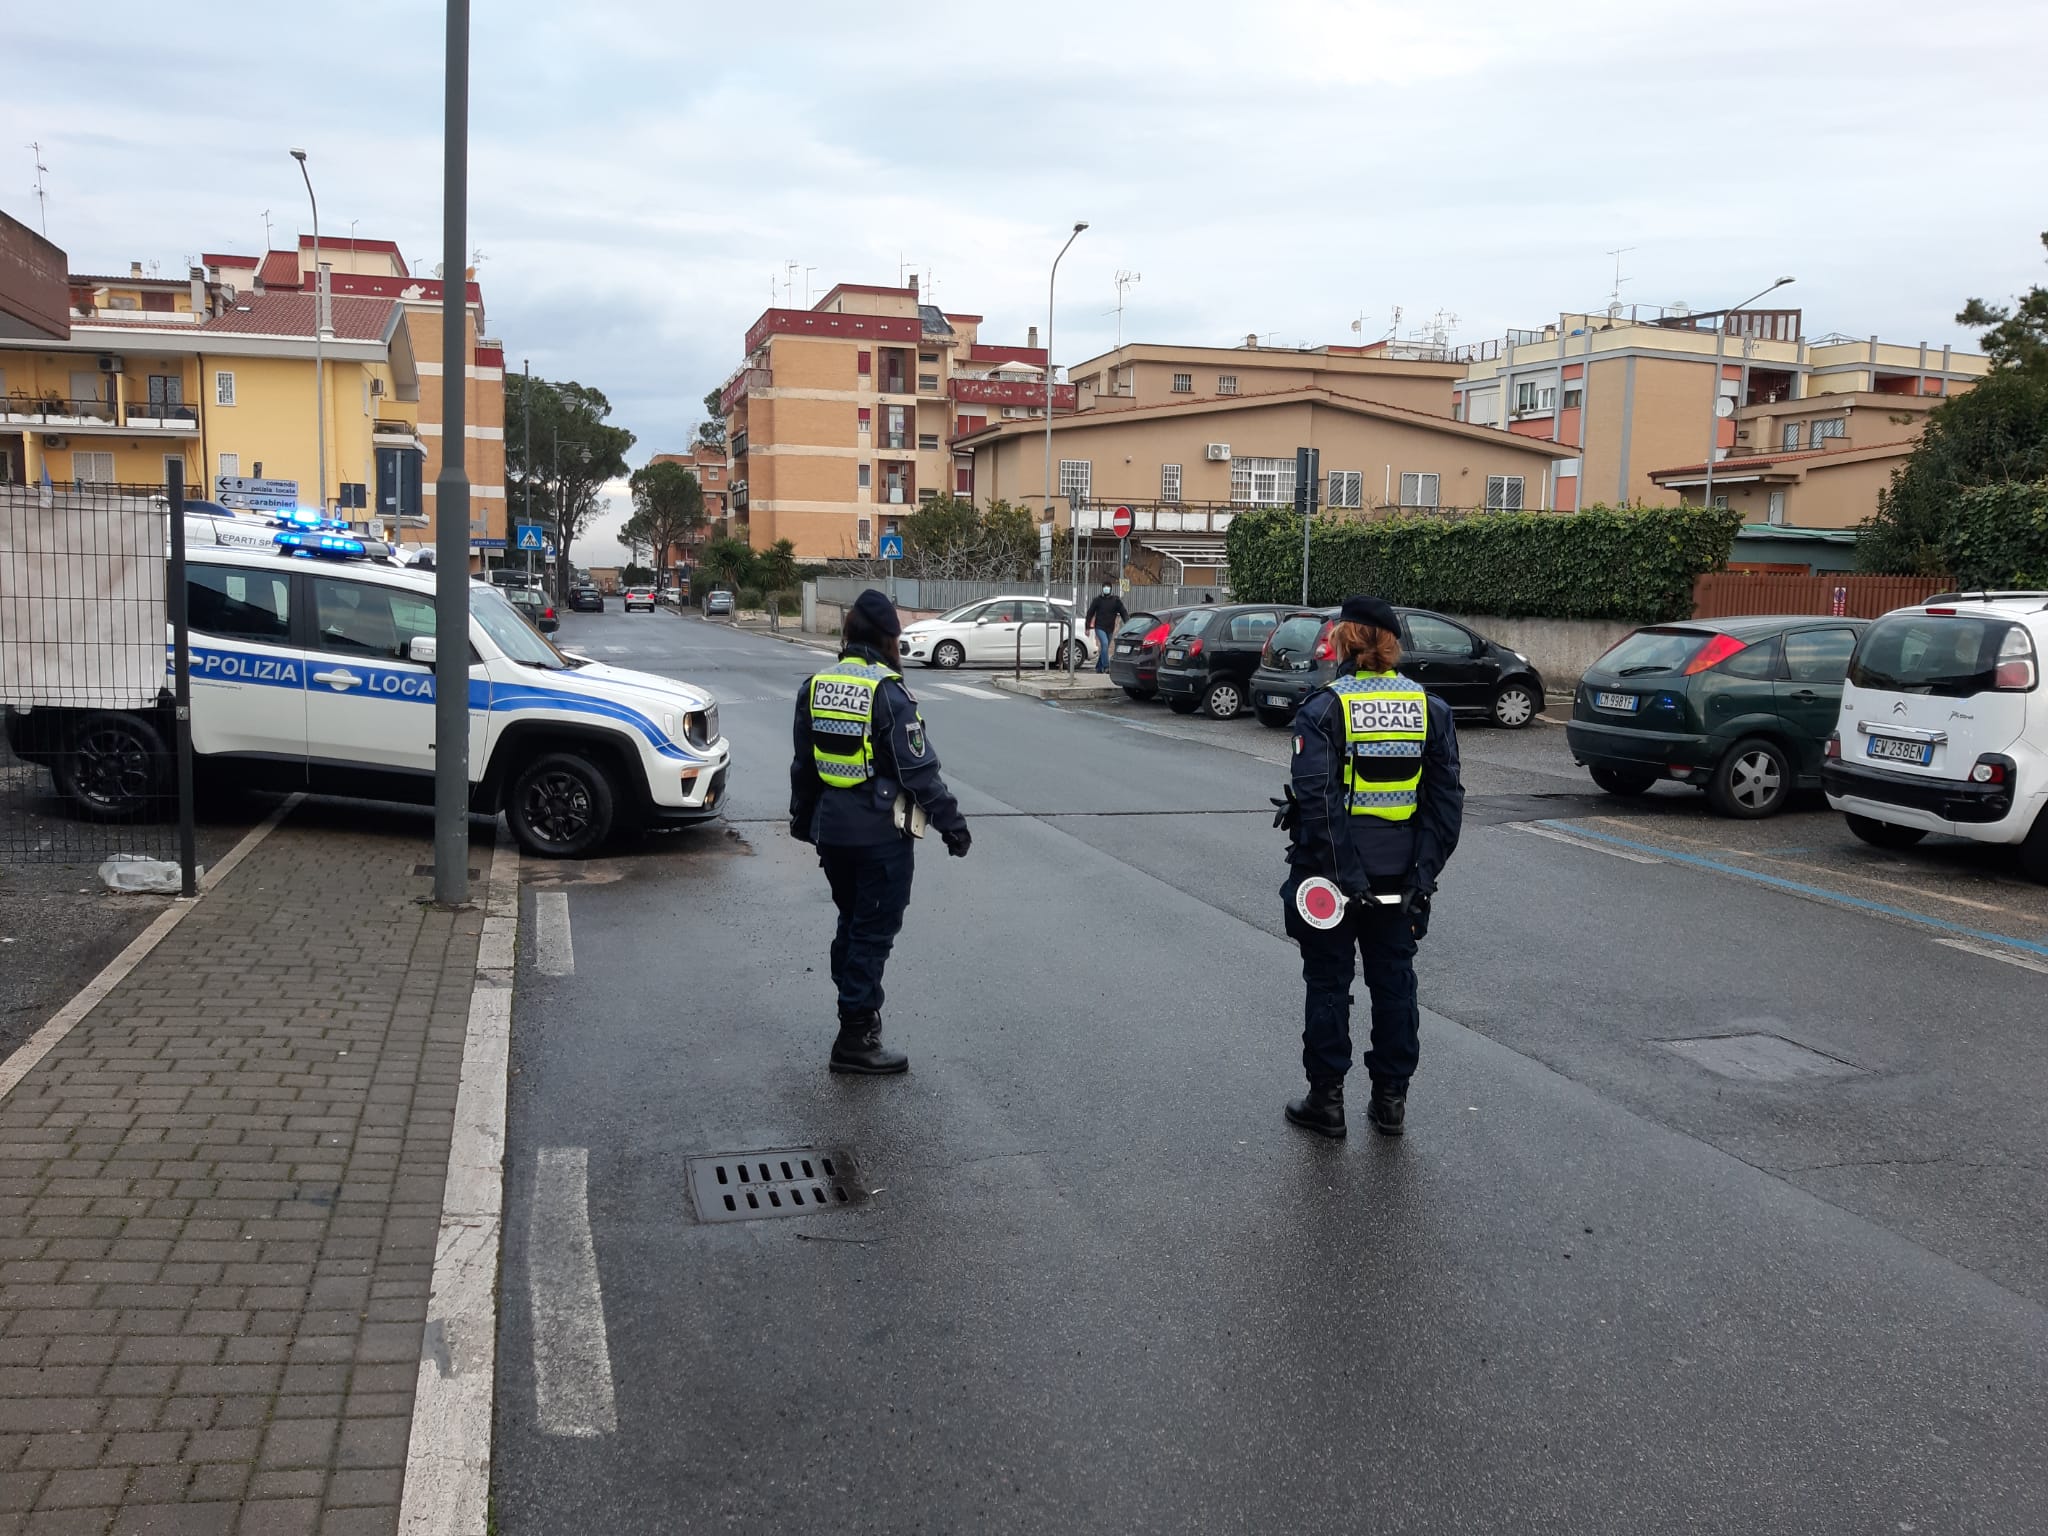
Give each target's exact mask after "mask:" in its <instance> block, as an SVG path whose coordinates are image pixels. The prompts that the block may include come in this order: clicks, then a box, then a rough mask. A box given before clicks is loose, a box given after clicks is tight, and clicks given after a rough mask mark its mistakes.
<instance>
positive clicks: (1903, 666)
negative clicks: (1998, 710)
mask: <svg viewBox="0 0 2048 1536" xmlns="http://www.w3.org/2000/svg"><path fill="white" fill-rule="evenodd" d="M2017 627H2018V626H2017V625H2015V624H2014V623H2013V622H2012V620H2010V619H1997V618H1991V617H1989V616H1986V615H1979V614H1968V615H1965V614H1958V615H1956V616H1955V617H1953V618H1946V617H1943V616H1941V615H1939V614H1924V613H1895V614H1892V615H1891V616H1890V617H1888V618H1883V619H1879V620H1878V621H1877V622H1876V623H1875V624H1873V625H1871V626H1870V628H1868V629H1866V630H1865V631H1864V632H1863V638H1862V640H1861V641H1859V642H1858V643H1857V646H1856V654H1855V655H1854V656H1853V657H1852V658H1851V659H1850V662H1849V681H1850V682H1852V683H1854V684H1855V685H1856V686H1857V687H1858V688H1877V689H1882V690H1883V691H1885V692H1887V693H1924V694H1932V695H1933V696H1935V697H1936V698H1944V699H1967V698H1969V697H1971V696H1972V695H1974V694H1978V693H1982V692H1984V691H1985V690H1986V689H1988V688H1990V687H1991V686H1992V682H1993V674H1994V673H1995V672H1996V670H1997V668H1998V651H1999V647H2000V646H2002V645H2003V644H2004V643H2005V637H2006V636H2007V635H2009V634H2010V633H2012V631H2013V630H2014V629H2016V628H2017Z"/></svg>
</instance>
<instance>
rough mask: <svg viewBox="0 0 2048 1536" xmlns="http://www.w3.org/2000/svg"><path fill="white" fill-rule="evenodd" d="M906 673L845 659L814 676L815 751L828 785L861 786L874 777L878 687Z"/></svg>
mask: <svg viewBox="0 0 2048 1536" xmlns="http://www.w3.org/2000/svg"><path fill="white" fill-rule="evenodd" d="M901 676H902V674H901V673H899V672H891V671H890V670H889V669H888V668H887V667H884V666H878V665H874V664H871V663H869V662H864V661H847V660H844V659H842V660H840V661H838V662H836V663H835V664H833V665H832V666H831V667H829V668H827V669H826V670H825V671H823V672H820V673H819V674H818V675H817V676H815V677H813V678H812V679H811V756H812V758H813V759H814V760H815V761H816V762H817V765H818V777H819V778H821V779H823V780H824V781H825V783H826V785H827V786H828V787H829V788H832V789H858V788H860V786H861V785H863V784H865V783H867V781H868V780H869V779H872V778H873V777H874V776H875V731H874V725H875V690H876V689H877V688H879V687H881V686H882V682H883V680H884V679H885V678H898V679H900V678H901ZM827 738H830V739H831V740H832V741H833V742H834V743H838V744H840V745H836V746H829V747H828V746H827V745H826V740H827Z"/></svg>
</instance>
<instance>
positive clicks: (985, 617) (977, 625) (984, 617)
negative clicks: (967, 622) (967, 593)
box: [974, 614, 988, 629]
mask: <svg viewBox="0 0 2048 1536" xmlns="http://www.w3.org/2000/svg"><path fill="white" fill-rule="evenodd" d="M987 622H988V615H987V614H983V615H982V616H981V617H980V618H978V619H976V620H975V621H974V627H975V628H976V629H979V628H981V626H982V625H984V624H986V623H987Z"/></svg>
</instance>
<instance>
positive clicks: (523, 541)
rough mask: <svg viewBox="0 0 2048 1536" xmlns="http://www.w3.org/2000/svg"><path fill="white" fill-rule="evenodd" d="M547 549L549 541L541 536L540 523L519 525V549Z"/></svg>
mask: <svg viewBox="0 0 2048 1536" xmlns="http://www.w3.org/2000/svg"><path fill="white" fill-rule="evenodd" d="M546 547H547V540H546V539H545V538H543V537H542V536H541V526H540V524H539V523H521V524H519V543H518V548H520V549H545V548H546Z"/></svg>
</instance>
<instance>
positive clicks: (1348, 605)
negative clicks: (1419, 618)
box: [1340, 593, 1401, 635]
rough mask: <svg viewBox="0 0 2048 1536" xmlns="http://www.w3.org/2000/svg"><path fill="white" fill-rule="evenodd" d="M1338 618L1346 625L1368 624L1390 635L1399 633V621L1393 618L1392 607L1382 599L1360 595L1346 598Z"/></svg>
mask: <svg viewBox="0 0 2048 1536" xmlns="http://www.w3.org/2000/svg"><path fill="white" fill-rule="evenodd" d="M1340 617H1341V618H1342V619H1343V621H1344V622H1345V623H1346V624H1370V625H1371V626H1372V627H1373V628H1374V629H1384V630H1385V631H1386V632H1387V633H1388V634H1390V635H1398V634H1399V633H1401V621H1400V620H1399V619H1397V618H1396V617H1394V610H1393V608H1392V606H1391V605H1390V604H1388V603H1387V602H1386V601H1385V600H1384V599H1382V598H1377V597H1366V596H1365V595H1363V594H1362V593H1361V594H1354V595H1353V596H1351V597H1347V598H1345V599H1344V611H1343V613H1342V614H1341V615H1340Z"/></svg>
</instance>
